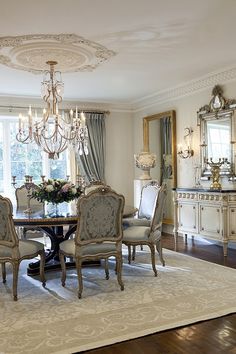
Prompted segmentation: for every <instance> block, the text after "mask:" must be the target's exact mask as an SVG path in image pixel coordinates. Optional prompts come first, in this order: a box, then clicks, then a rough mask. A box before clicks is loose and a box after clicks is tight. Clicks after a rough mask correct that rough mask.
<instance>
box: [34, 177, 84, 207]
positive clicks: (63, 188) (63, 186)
mask: <svg viewBox="0 0 236 354" xmlns="http://www.w3.org/2000/svg"><path fill="white" fill-rule="evenodd" d="M81 194H82V190H81V188H80V187H76V186H75V185H74V184H73V183H71V182H69V181H66V180H63V179H48V180H44V181H43V182H41V183H40V184H39V185H38V188H37V189H35V190H34V191H33V192H32V198H34V199H37V200H38V201H40V202H45V201H46V202H50V203H53V204H58V203H63V202H70V201H71V200H74V199H76V198H78V197H79V196H80V195H81Z"/></svg>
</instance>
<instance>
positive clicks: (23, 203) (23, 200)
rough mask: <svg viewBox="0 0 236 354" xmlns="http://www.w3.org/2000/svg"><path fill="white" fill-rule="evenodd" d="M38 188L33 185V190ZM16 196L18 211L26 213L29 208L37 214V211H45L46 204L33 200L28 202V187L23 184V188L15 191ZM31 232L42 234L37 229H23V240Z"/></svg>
mask: <svg viewBox="0 0 236 354" xmlns="http://www.w3.org/2000/svg"><path fill="white" fill-rule="evenodd" d="M37 188H38V186H37V185H36V184H33V183H32V184H31V190H34V189H37ZM15 196H16V209H17V211H19V210H21V211H25V210H27V209H28V208H29V206H30V209H31V210H32V212H37V211H43V210H44V203H41V202H40V201H38V200H37V199H34V198H31V199H30V200H28V198H29V197H28V190H27V188H26V186H25V185H24V184H23V185H22V186H21V187H18V188H16V190H15ZM28 231H30V232H33V233H35V232H37V233H41V231H40V230H39V229H37V228H30V227H27V226H25V227H23V228H22V236H23V239H26V233H27V232H28Z"/></svg>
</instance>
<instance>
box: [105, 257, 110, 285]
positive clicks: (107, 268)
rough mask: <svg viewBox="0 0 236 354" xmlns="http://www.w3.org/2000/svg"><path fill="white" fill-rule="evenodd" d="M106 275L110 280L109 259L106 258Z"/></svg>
mask: <svg viewBox="0 0 236 354" xmlns="http://www.w3.org/2000/svg"><path fill="white" fill-rule="evenodd" d="M105 274H106V279H107V280H108V279H109V267H108V258H105Z"/></svg>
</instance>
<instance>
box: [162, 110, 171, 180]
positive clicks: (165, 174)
mask: <svg viewBox="0 0 236 354" xmlns="http://www.w3.org/2000/svg"><path fill="white" fill-rule="evenodd" d="M160 129H161V156H162V161H161V183H162V182H163V180H165V179H168V178H171V176H172V165H171V163H170V155H171V153H172V131H171V129H172V128H171V118H169V117H167V118H162V119H161V124H160Z"/></svg>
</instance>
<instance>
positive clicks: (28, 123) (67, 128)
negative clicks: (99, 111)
mask: <svg viewBox="0 0 236 354" xmlns="http://www.w3.org/2000/svg"><path fill="white" fill-rule="evenodd" d="M47 64H48V65H49V66H50V70H47V71H45V72H44V78H43V81H42V84H41V94H42V98H43V100H44V101H45V103H46V107H45V108H44V109H43V113H42V117H38V115H37V111H36V110H35V111H34V114H33V112H32V109H31V106H30V107H29V111H28V115H27V116H23V115H22V114H20V115H19V130H18V133H17V135H16V139H17V140H18V141H19V142H21V143H24V144H29V143H32V142H33V141H35V142H36V143H37V145H38V146H40V147H41V148H42V149H43V151H45V152H46V153H47V154H48V157H49V159H58V158H59V154H60V153H61V152H62V151H64V150H66V149H67V148H68V147H73V148H74V149H76V150H77V151H78V152H79V154H80V155H82V154H86V155H87V154H88V129H87V126H86V119H85V115H84V113H83V112H81V113H79V112H78V110H77V107H76V109H75V111H73V110H72V109H71V110H70V112H64V111H63V110H59V104H60V103H61V102H62V97H63V93H64V83H63V82H62V79H61V72H60V71H55V70H54V67H55V65H56V64H57V62H56V61H48V62H47Z"/></svg>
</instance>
